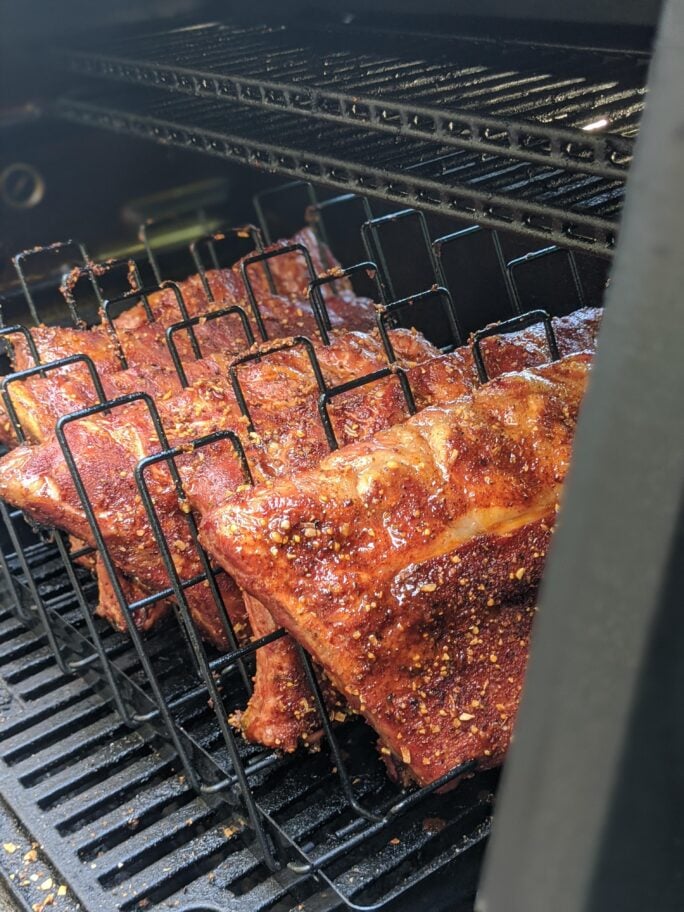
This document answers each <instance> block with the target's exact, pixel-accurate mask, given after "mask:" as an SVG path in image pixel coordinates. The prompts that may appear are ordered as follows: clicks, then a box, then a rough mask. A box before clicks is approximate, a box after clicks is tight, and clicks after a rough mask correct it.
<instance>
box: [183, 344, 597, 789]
mask: <svg viewBox="0 0 684 912" xmlns="http://www.w3.org/2000/svg"><path fill="white" fill-rule="evenodd" d="M589 364H590V356H589V355H588V354H580V355H573V356H569V357H567V358H564V359H563V360H561V361H559V362H556V363H553V364H549V365H546V366H542V367H538V368H533V369H528V370H525V371H522V372H520V373H517V374H507V375H504V376H502V377H500V378H499V379H496V380H493V381H492V382H491V383H489V384H487V385H486V386H484V387H481V388H479V389H476V390H475V391H474V392H472V393H471V394H470V395H465V396H463V397H461V398H460V399H457V400H456V401H454V402H452V403H451V404H450V405H447V406H434V407H431V408H427V409H425V410H424V411H423V412H421V413H420V414H418V415H416V416H414V417H413V418H411V419H410V420H408V421H406V422H404V423H403V424H400V425H396V426H395V427H393V428H391V429H389V430H386V431H382V432H380V433H378V434H376V435H375V436H374V437H373V438H371V439H370V440H367V441H364V442H361V443H356V444H353V445H350V446H347V447H345V448H344V449H342V450H339V451H338V452H336V453H334V454H332V455H331V456H328V457H327V458H326V459H325V460H323V462H322V463H321V464H320V465H319V466H318V468H316V469H313V470H309V471H303V472H300V473H298V474H296V475H294V476H292V477H290V478H280V479H277V480H273V481H271V482H270V483H268V484H265V485H262V486H260V487H257V488H256V489H254V490H250V491H248V492H243V493H241V494H239V495H237V496H236V497H234V498H232V499H231V500H229V501H227V502H226V503H225V504H224V505H223V506H221V507H219V508H217V509H214V510H213V511H210V512H206V513H205V514H204V516H203V519H202V524H201V534H202V539H203V541H204V543H205V545H206V547H207V548H208V549H209V550H210V552H211V553H212V554H213V555H214V556H215V557H216V558H217V559H219V561H220V563H221V564H222V566H223V567H224V568H225V569H226V570H227V571H228V572H229V573H230V574H231V575H233V576H234V578H235V579H236V580H237V581H238V583H239V584H240V586H241V587H242V588H243V589H244V590H245V591H246V592H248V593H249V594H250V595H251V596H253V597H255V598H258V599H259V600H260V601H261V602H262V603H263V604H264V605H265V606H266V608H268V610H269V611H270V612H271V614H272V615H273V616H274V618H275V619H276V620H277V622H278V623H281V624H282V625H283V626H284V627H285V628H286V629H287V630H288V631H289V632H290V633H291V634H292V635H293V636H294V637H296V639H297V640H299V642H301V643H302V644H303V645H304V646H305V647H306V648H307V649H308V650H309V651H310V652H311V654H312V655H313V656H314V658H315V659H316V661H317V662H319V663H320V664H321V665H322V667H323V668H324V670H325V671H326V673H327V674H328V675H329V677H330V679H331V680H332V681H333V683H334V684H335V686H336V687H337V688H338V689H339V690H340V691H341V692H342V693H343V695H344V696H345V697H346V699H347V700H348V701H349V703H350V705H351V706H352V708H353V709H355V710H356V711H358V712H360V713H361V714H362V715H364V716H365V717H366V719H367V720H368V721H369V722H370V724H371V725H372V726H373V727H374V728H375V730H376V731H377V733H378V735H379V736H380V743H381V750H382V752H383V755H384V756H385V757H386V758H387V759H388V761H389V763H390V765H391V766H392V767H393V768H394V769H405V770H406V771H408V772H410V774H411V776H412V777H413V778H415V779H416V780H417V781H418V782H421V783H429V782H432V781H434V780H436V779H438V778H439V777H440V776H441V775H443V774H444V773H446V772H448V771H449V770H451V769H452V768H454V767H456V766H458V765H460V764H462V763H464V762H466V761H469V760H472V759H476V760H478V761H479V762H481V763H483V764H484V765H493V764H496V763H498V762H499V761H500V760H501V758H502V756H503V754H504V752H505V750H506V748H507V745H508V742H509V739H510V728H511V724H512V720H513V716H514V714H515V709H516V707H517V703H518V698H519V693H520V686H521V682H522V675H523V670H524V665H525V660H526V656H527V642H528V634H529V628H530V622H531V617H532V605H531V602H530V593H531V592H534V589H535V588H536V585H537V583H538V581H539V578H540V575H541V571H542V567H543V562H544V557H545V555H546V552H547V548H548V544H549V539H550V535H551V528H552V525H553V521H554V517H555V512H556V509H557V505H558V500H559V497H560V492H561V486H562V483H563V480H564V478H565V475H566V472H567V468H568V465H569V462H570V456H571V448H572V440H573V434H574V429H575V424H576V420H577V416H578V412H579V407H580V403H581V400H582V396H583V393H584V390H585V386H586V381H587V376H588V371H589Z"/></svg>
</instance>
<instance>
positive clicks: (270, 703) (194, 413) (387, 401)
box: [0, 311, 599, 750]
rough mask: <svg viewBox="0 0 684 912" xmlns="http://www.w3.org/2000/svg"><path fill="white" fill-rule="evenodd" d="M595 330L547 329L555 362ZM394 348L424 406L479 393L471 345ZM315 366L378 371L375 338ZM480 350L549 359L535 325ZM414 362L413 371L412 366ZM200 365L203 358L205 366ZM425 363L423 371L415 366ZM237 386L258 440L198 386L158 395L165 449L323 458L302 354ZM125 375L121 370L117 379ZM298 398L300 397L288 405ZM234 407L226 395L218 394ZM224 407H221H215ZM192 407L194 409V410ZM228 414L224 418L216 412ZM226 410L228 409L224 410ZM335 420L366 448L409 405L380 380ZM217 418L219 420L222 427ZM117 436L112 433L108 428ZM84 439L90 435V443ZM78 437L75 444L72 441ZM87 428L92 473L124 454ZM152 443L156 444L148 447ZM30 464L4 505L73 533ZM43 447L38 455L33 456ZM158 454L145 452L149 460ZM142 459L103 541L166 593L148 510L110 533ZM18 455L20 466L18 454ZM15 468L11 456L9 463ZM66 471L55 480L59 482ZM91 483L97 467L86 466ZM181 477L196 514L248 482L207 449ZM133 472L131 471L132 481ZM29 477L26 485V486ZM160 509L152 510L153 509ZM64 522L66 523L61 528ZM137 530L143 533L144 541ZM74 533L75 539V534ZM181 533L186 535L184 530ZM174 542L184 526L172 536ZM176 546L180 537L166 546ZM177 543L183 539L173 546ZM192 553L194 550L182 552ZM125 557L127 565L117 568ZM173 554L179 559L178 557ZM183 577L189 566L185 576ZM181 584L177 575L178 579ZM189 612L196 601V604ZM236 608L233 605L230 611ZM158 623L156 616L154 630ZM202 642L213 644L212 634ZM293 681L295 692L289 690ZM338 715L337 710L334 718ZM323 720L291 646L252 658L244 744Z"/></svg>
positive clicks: (339, 406)
mask: <svg viewBox="0 0 684 912" xmlns="http://www.w3.org/2000/svg"><path fill="white" fill-rule="evenodd" d="M598 324H599V316H598V312H597V311H584V312H578V313H577V314H573V315H572V316H570V317H565V318H560V319H558V320H556V321H555V322H554V325H555V330H556V336H557V340H558V345H559V348H560V350H561V353H566V352H567V351H569V350H576V349H577V348H587V349H591V348H593V344H594V338H595V334H596V331H597V328H598ZM392 338H393V342H394V345H395V348H396V349H397V351H398V352H399V354H400V356H402V355H403V352H406V356H404V357H403V358H402V360H401V361H400V363H403V364H405V365H406V366H407V368H408V377H409V380H410V383H411V386H412V389H413V391H414V395H415V398H416V402H417V404H418V406H419V407H421V408H422V407H425V406H426V405H429V404H430V403H431V402H435V401H448V400H449V399H452V398H455V397H457V396H459V395H461V394H463V392H465V391H468V390H470V389H472V388H473V387H474V386H475V385H476V384H477V374H476V371H475V367H474V364H473V360H472V354H471V352H470V349H469V348H463V349H459V350H457V351H456V352H454V353H452V354H450V355H446V356H437V354H436V352H435V350H434V349H431V347H429V345H428V343H425V342H424V341H422V342H421V340H420V337H419V336H416V335H415V334H411V333H409V332H407V331H402V330H398V331H395V332H394V333H393V335H392ZM317 350H318V353H319V356H320V359H321V364H322V368H323V371H324V374H325V375H326V378H327V379H328V381H329V382H330V383H335V382H338V383H339V382H343V381H344V380H345V379H349V378H350V377H355V376H359V375H362V374H364V373H368V372H369V371H371V370H373V369H374V368H377V367H378V366H380V365H381V363H382V356H381V352H380V349H379V344H378V342H377V341H375V342H373V337H366V336H364V335H363V334H359V333H356V334H354V333H352V334H348V335H346V336H344V337H342V338H340V339H338V340H336V341H335V342H334V343H333V345H332V346H331V347H330V348H326V347H323V346H319V347H318V349H317ZM483 353H484V356H485V358H486V360H487V363H488V366H489V370H490V374H493V373H494V372H495V371H499V370H505V369H506V368H507V367H512V368H515V369H517V368H520V367H521V366H524V365H525V364H536V363H540V362H542V361H544V360H545V359H546V358H547V357H548V355H547V351H546V343H545V339H544V334H543V331H542V330H541V327H539V326H535V327H530V328H529V329H527V330H524V331H523V332H519V333H515V334H512V335H510V336H506V337H491V338H488V339H485V340H484V342H483ZM411 359H413V361H414V364H413V366H411ZM205 360H206V359H205ZM415 362H421V363H415ZM241 370H242V371H244V373H241V377H242V378H243V386H244V389H245V393H246V396H247V398H248V400H249V402H250V408H251V413H252V418H253V420H254V422H255V426H256V428H257V430H258V432H259V434H258V438H257V440H255V439H254V437H247V436H246V435H244V425H242V424H240V422H239V420H237V423H233V422H235V421H236V410H235V408H234V403H232V406H231V408H224V406H225V401H224V399H223V398H221V397H220V396H219V391H220V385H219V384H217V383H214V384H212V385H211V386H210V387H209V388H210V390H211V395H210V397H209V398H208V399H207V398H203V393H202V390H203V389H204V390H205V391H206V386H202V384H199V385H197V386H193V387H192V388H190V389H188V390H186V391H184V392H183V393H182V394H180V395H179V396H171V397H169V398H168V399H167V398H164V396H163V395H161V396H160V397H159V401H158V404H159V408H160V412H161V413H162V417H163V418H164V421H165V424H166V425H167V432H168V433H169V436H170V439H171V442H172V443H175V442H178V441H181V442H182V441H187V440H190V439H191V438H192V437H196V436H199V435H201V434H202V433H204V432H205V431H207V430H213V429H215V428H216V427H218V426H221V427H224V428H225V427H229V426H232V427H237V428H238V429H239V430H240V432H241V433H243V437H244V439H245V443H246V447H247V449H248V455H249V458H250V463H251V465H252V471H253V474H254V475H255V477H256V478H257V479H265V478H269V477H273V476H277V475H282V474H286V473H288V472H291V471H292V470H294V469H296V468H301V467H306V466H311V465H315V464H317V463H318V461H320V459H321V458H323V457H324V456H325V455H326V454H327V452H328V443H327V440H326V438H325V434H324V433H323V430H322V427H321V426H320V424H319V423H318V422H317V416H316V398H317V391H316V389H315V386H314V384H313V382H312V375H311V370H310V366H309V365H308V362H307V361H306V358H305V356H304V354H303V352H302V351H301V350H296V349H293V350H291V351H289V352H287V353H285V352H278V353H276V354H273V355H270V356H269V358H265V359H264V360H263V361H260V362H259V361H257V362H252V364H250V365H245V366H244V368H242V369H241ZM124 373H125V372H121V374H120V376H123V375H124ZM295 392H299V394H300V395H299V397H298V398H297V397H296V396H294V397H293V394H294V393H295ZM223 395H224V396H225V395H227V396H228V400H230V401H231V402H232V399H231V395H232V394H231V393H227V394H226V393H225V388H224V390H223ZM221 403H224V406H222V405H221ZM198 409H199V411H198ZM222 409H223V411H222ZM231 409H232V410H231ZM331 417H332V420H333V424H334V426H335V429H336V433H337V436H338V439H339V441H340V443H341V444H345V443H348V442H352V441H353V440H355V439H363V438H364V437H367V436H369V435H370V434H372V433H373V432H374V431H376V430H378V429H380V428H383V427H386V426H388V425H390V424H392V423H395V422H397V421H401V420H403V419H404V418H405V417H406V403H405V402H404V400H403V397H402V395H401V392H400V390H399V386H398V383H397V382H396V380H394V379H392V378H387V379H384V380H381V381H379V382H376V383H374V384H372V385H368V386H364V387H361V388H359V389H357V390H354V391H352V392H350V393H349V394H347V395H345V396H341V397H339V398H336V399H335V400H333V401H332V402H331ZM219 419H220V420H219ZM112 433H113V431H112ZM89 437H92V439H91V440H90V443H89ZM79 439H80V438H79ZM97 440H98V437H97V434H95V432H94V429H89V430H88V433H87V434H85V436H84V437H83V438H82V445H81V444H78V446H81V449H82V452H83V453H84V454H85V455H84V457H83V458H82V459H80V460H79V462H82V463H83V469H84V471H85V472H88V471H90V469H89V465H90V460H91V455H89V454H88V447H89V446H95V447H96V448H97V449H101V452H102V454H103V458H105V454H106V458H108V459H110V460H111V459H112V458H114V457H113V454H115V453H116V454H119V455H120V454H121V450H120V449H117V448H116V447H113V446H110V444H109V442H108V440H107V439H106V438H105V439H104V440H103V441H102V443H98V442H97ZM150 446H153V441H150ZM32 449H33V452H32V453H31V456H30V462H29V463H28V464H25V465H24V466H22V467H19V466H18V465H16V464H15V465H14V467H13V466H12V465H11V464H8V463H7V460H6V462H5V464H4V465H2V466H1V467H0V482H1V483H2V487H3V491H4V496H5V497H6V498H7V499H9V500H11V501H12V502H14V503H15V504H16V505H19V506H23V507H24V509H25V510H26V511H27V512H28V513H29V514H31V515H33V517H34V518H36V519H39V520H42V521H44V522H50V521H52V522H53V524H55V525H58V526H60V525H61V527H63V528H64V527H68V528H69V530H70V531H74V528H75V526H74V522H75V518H76V516H77V515H79V512H80V511H79V504H78V502H77V500H76V498H75V492H73V489H71V490H70V479H69V477H68V474H67V473H66V467H65V466H63V464H62V459H61V452H59V451H58V449H57V448H56V447H55V446H54V445H53V446H52V449H51V451H50V453H49V454H48V458H47V460H46V463H47V464H46V465H42V466H41V465H40V464H39V458H40V457H39V453H38V452H36V451H35V448H32ZM40 449H42V448H39V450H40ZM151 451H153V450H152V449H148V450H147V452H151ZM139 452H140V450H135V448H134V449H133V451H131V452H129V454H128V457H127V458H124V459H119V461H117V462H116V464H113V465H112V470H111V471H110V472H109V475H110V476H112V477H113V479H114V483H115V485H116V489H117V491H118V494H117V493H116V492H114V493H112V492H107V491H105V492H103V496H102V500H101V510H102V513H103V516H105V517H106V519H105V522H104V525H105V528H106V529H107V532H108V537H107V540H108V543H113V544H114V549H115V551H114V553H115V555H119V556H120V557H121V560H122V564H119V566H122V565H123V566H124V568H125V572H126V575H127V578H128V577H134V578H137V579H146V580H147V581H148V585H149V584H150V583H151V581H152V579H154V580H155V582H154V585H155V587H156V589H155V591H156V590H158V589H159V588H161V587H162V585H167V583H168V581H167V580H166V578H165V576H163V571H161V565H160V561H159V556H158V552H157V548H156V544H155V542H154V540H153V538H152V535H151V530H150V529H149V527H148V524H147V522H146V518H145V516H144V513H143V511H142V510H141V509H140V510H139V511H138V512H137V516H136V519H135V521H134V522H132V523H130V522H129V523H126V524H123V525H122V526H120V527H119V524H118V523H117V524H115V528H112V529H109V528H108V527H109V526H110V525H111V515H112V510H111V506H112V504H113V503H122V502H123V503H130V502H132V501H134V499H135V493H136V492H135V487H134V485H133V481H132V473H131V469H132V466H133V465H134V464H135V461H136V458H137V456H138V454H139ZM17 458H19V457H17ZM8 459H10V457H8ZM60 471H61V474H59V473H60ZM92 471H93V473H94V474H95V475H97V474H98V473H97V468H96V466H94V467H93V469H92ZM181 472H182V474H183V480H184V484H185V488H186V492H187V493H188V496H189V498H190V502H191V503H192V504H193V506H194V507H195V508H196V509H197V511H198V512H199V513H202V512H204V511H206V510H210V509H212V508H213V507H214V506H216V503H217V500H218V498H219V495H218V493H217V492H220V491H225V492H226V496H230V495H231V494H232V493H233V492H234V491H235V489H236V486H237V485H239V484H241V483H242V482H243V478H242V476H241V474H240V473H239V472H237V466H236V463H235V460H234V457H233V455H232V453H231V454H229V457H228V458H226V454H225V453H223V454H222V453H220V452H218V451H207V452H206V454H205V456H204V460H203V462H202V463H201V464H200V465H198V464H197V463H196V462H195V463H193V462H192V459H190V458H189V459H188V463H187V466H184V465H181ZM127 473H128V474H127ZM57 476H59V477H58V479H57V488H56V491H55V490H54V488H50V486H49V485H48V489H49V490H51V491H52V493H53V496H52V497H51V498H50V499H49V501H48V502H47V503H46V502H44V501H41V500H40V498H38V497H36V492H40V491H41V490H43V484H42V483H41V481H39V480H38V479H45V478H49V479H51V481H52V483H53V485H54V482H55V478H56V477H57ZM32 478H33V482H32V481H31V479H32ZM69 503H71V506H72V507H73V513H72V514H71V516H70V517H68V516H66V515H65V514H66V512H67V511H66V507H67V505H68V504H69ZM167 507H168V509H170V510H171V512H172V513H173V512H174V510H175V512H176V513H177V512H178V511H177V504H175V502H173V501H168V502H167ZM158 509H159V504H158ZM80 522H81V525H80V526H79V528H80V530H81V534H86V538H87V530H86V529H85V527H84V526H83V517H82V513H80ZM66 524H68V525H66ZM131 528H133V529H136V530H138V531H137V533H136V534H137V535H138V536H139V539H138V541H137V549H136V550H135V551H134V552H133V553H132V554H131V553H130V540H131V534H132V533H131ZM141 533H142V534H141ZM76 534H78V533H76ZM185 534H186V536H187V532H186V533H185ZM178 535H179V536H180V535H181V527H180V526H179V527H178ZM172 540H175V539H172ZM178 540H179V541H182V542H183V544H186V543H187V540H186V538H179V539H178ZM188 551H189V552H191V548H189V549H188ZM126 557H128V558H129V560H132V561H133V562H134V563H133V564H131V563H124V559H125V558H126ZM178 557H180V555H178ZM144 558H147V559H148V561H149V562H153V564H154V568H155V571H156V573H162V576H158V575H156V574H155V576H154V577H152V576H151V575H150V568H149V566H143V559H144ZM186 573H187V574H188V575H192V574H191V570H190V569H186ZM181 575H183V574H181ZM190 607H191V608H193V600H192V599H191V605H190ZM194 607H195V610H194V611H193V616H195V618H196V620H197V621H198V626H199V627H200V629H201V630H203V632H204V633H205V635H207V632H208V631H207V623H206V619H207V618H208V617H213V618H214V619H215V610H214V609H213V606H212V604H211V603H210V602H209V600H206V599H205V600H203V601H202V602H201V604H199V603H198V604H197V605H194ZM234 607H235V609H236V610H237V607H238V606H237V605H236V606H234ZM247 607H248V613H249V615H250V621H251V624H252V625H253V626H254V627H255V628H258V629H259V630H260V631H262V632H264V633H265V632H270V630H272V629H275V625H274V624H273V623H272V621H271V622H270V624H271V626H270V630H269V629H268V624H269V616H268V614H267V613H266V612H264V610H263V608H262V607H261V606H259V605H258V603H256V602H255V601H254V600H248V606H247ZM118 611H119V609H118V605H115V606H113V608H112V607H111V606H110V609H109V611H108V614H109V616H110V619H112V620H114V621H116V616H117V613H118ZM155 619H156V618H152V619H151V620H150V623H153V622H154V620H155ZM209 627H210V630H213V631H214V638H213V641H214V642H215V643H216V644H217V645H219V646H220V647H222V648H225V641H224V640H222V639H221V638H216V637H215V630H216V625H215V623H212V624H210V625H209ZM209 638H210V639H212V635H211V633H210V635H209ZM288 680H289V684H290V686H288V685H287V683H286V682H287V681H288ZM293 700H295V701H296V703H297V706H299V707H300V708H301V711H300V713H299V716H297V713H295V714H293V713H291V712H289V708H290V707H291V706H292V701H293ZM336 711H338V710H336ZM319 724H320V723H319V721H318V718H317V716H316V713H315V711H314V710H313V700H312V697H311V693H310V691H309V688H308V685H307V684H306V680H305V678H304V674H303V669H302V668H301V666H300V665H299V660H298V658H297V656H296V653H295V650H294V648H293V646H292V645H291V643H289V642H288V641H287V640H279V641H277V642H275V643H272V644H269V646H267V647H264V648H262V649H260V650H259V651H258V652H257V677H256V685H255V691H254V695H253V697H252V700H251V701H250V705H249V707H248V710H247V712H246V713H245V715H244V716H243V717H242V727H243V730H244V732H245V734H246V736H247V737H249V738H250V739H252V740H257V741H261V742H262V743H266V744H268V745H269V746H275V747H279V748H281V749H284V750H293V749H294V748H295V747H296V746H297V744H298V743H299V742H300V741H306V740H311V739H313V738H315V735H316V732H317V730H318V728H319Z"/></svg>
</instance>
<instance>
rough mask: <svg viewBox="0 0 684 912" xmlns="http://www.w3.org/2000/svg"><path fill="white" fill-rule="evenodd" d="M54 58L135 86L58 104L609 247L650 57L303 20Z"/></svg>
mask: <svg viewBox="0 0 684 912" xmlns="http://www.w3.org/2000/svg"><path fill="white" fill-rule="evenodd" d="M59 60H60V62H61V63H62V65H63V66H66V67H67V68H68V69H70V70H71V71H73V72H76V73H78V74H79V75H81V76H83V75H87V76H96V77H101V78H105V79H108V80H115V81H118V82H123V83H128V84H129V86H130V91H129V93H128V94H125V93H124V94H122V93H118V94H117V93H113V94H110V95H107V94H105V95H102V96H99V97H95V98H92V97H91V98H90V99H85V100H84V99H80V100H79V99H74V98H72V99H69V98H67V99H62V101H61V102H60V103H59V104H58V111H59V112H60V113H61V114H62V115H64V116H67V117H69V118H71V119H76V120H79V121H82V122H85V123H89V124H92V125H96V126H101V127H109V128H114V129H117V130H119V131H122V132H132V133H135V134H137V135H140V136H145V137H147V138H150V139H154V140H157V141H162V142H168V143H172V144H177V145H180V146H182V147H185V148H188V147H190V148H195V149H198V150H201V151H204V152H208V153H210V154H215V155H222V156H224V157H228V158H231V159H233V160H237V161H247V162H249V163H250V164H257V165H259V164H261V165H263V166H264V167H267V168H269V169H270V170H274V171H279V172H281V173H284V174H289V175H293V176H297V177H304V178H306V177H311V178H314V179H316V180H317V181H319V182H321V183H324V184H328V185H330V186H334V187H336V188H338V189H339V188H345V189H351V190H360V191H362V192H364V193H367V194H370V195H373V196H377V197H381V198H384V199H387V200H390V201H393V202H400V203H402V204H410V205H419V206H422V207H423V208H427V209H431V210H432V211H441V212H443V213H449V214H451V215H453V214H458V215H460V216H462V217H464V218H466V219H469V220H471V221H478V222H482V223H485V224H488V225H490V226H496V227H504V226H505V225H510V226H512V227H514V228H515V229H516V230H518V231H522V232H524V233H527V234H528V235H530V236H534V237H536V238H540V237H544V238H546V239H547V240H548V241H553V242H556V243H564V244H570V245H573V246H575V247H578V248H579V247H584V248H585V249H588V248H593V249H595V250H597V251H599V252H602V253H603V254H606V253H610V251H611V250H612V247H613V244H614V234H615V229H616V226H617V222H618V219H619V213H620V206H621V201H622V195H623V187H624V180H625V178H626V174H627V169H628V167H629V163H630V161H631V158H632V151H633V141H634V137H635V136H636V135H637V133H638V127H639V120H640V116H641V113H642V110H643V106H644V97H645V93H646V88H645V86H646V76H647V67H648V62H649V56H648V54H645V53H642V52H636V51H616V50H609V49H591V48H589V49H578V48H572V47H565V46H560V45H552V46H551V45H542V44H533V43H527V44H526V43H524V42H521V41H508V42H507V41H501V40H493V39H489V40H486V39H483V38H481V37H480V38H472V37H467V36H460V37H444V36H441V37H440V36H435V35H430V36H426V35H420V34H418V35H416V34H410V35H407V34H402V33H400V32H397V31H391V32H389V33H388V32H384V33H383V32H382V31H380V30H374V29H368V28H361V27H353V26H345V27H339V26H337V27H335V26H331V25H325V26H323V25H311V24H308V23H302V22H298V23H297V24H296V26H292V27H291V26H276V27H267V26H252V27H239V26H236V25H231V24H224V23H210V24H205V25H199V26H197V27H193V28H189V29H187V28H186V29H178V30H172V31H167V32H162V33H156V34H154V35H146V36H138V37H135V36H134V37H128V38H126V39H125V40H122V39H121V38H114V39H111V40H103V39H100V40H99V41H98V42H96V43H93V42H91V43H90V44H89V45H88V46H85V47H84V46H80V47H78V46H76V47H73V48H69V49H66V50H62V51H60V53H59ZM155 88H156V89H159V90H161V91H160V92H155V91H154V89H155ZM164 95H166V96H167V98H166V99H165V98H164ZM250 109H251V110H250Z"/></svg>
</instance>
